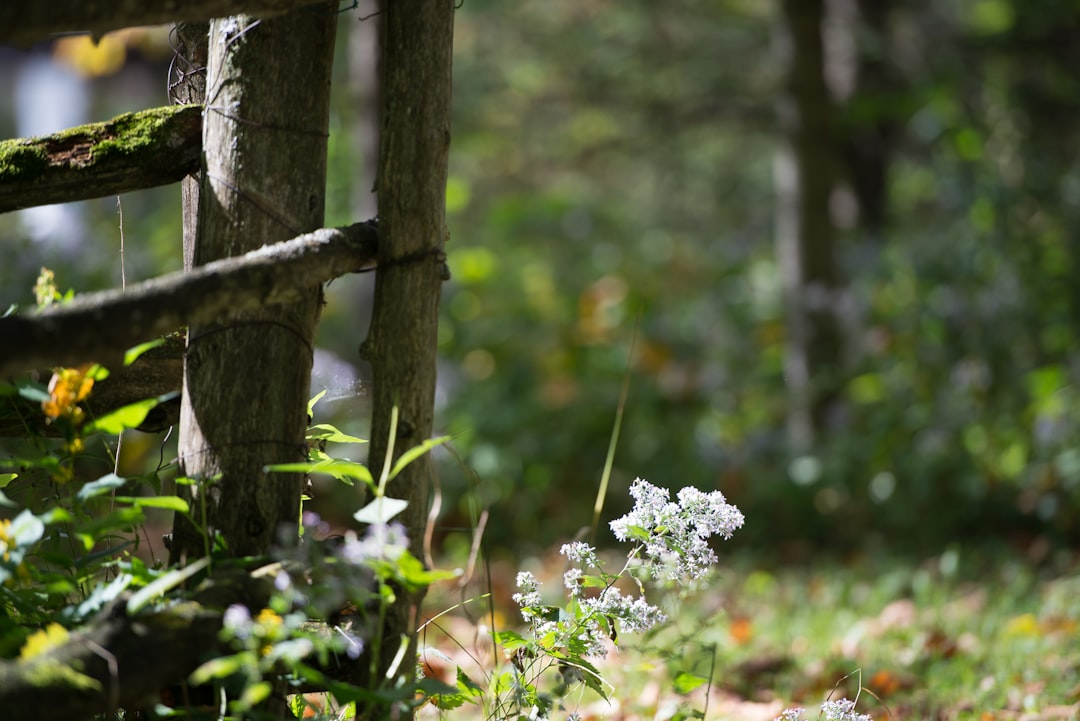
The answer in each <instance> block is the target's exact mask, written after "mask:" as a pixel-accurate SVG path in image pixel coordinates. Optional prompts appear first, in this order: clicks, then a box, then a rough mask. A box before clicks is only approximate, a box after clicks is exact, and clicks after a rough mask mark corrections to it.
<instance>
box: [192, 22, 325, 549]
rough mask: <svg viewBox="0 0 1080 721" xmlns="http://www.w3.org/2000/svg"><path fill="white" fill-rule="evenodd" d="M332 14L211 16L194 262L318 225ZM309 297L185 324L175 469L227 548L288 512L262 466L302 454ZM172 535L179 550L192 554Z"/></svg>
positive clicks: (285, 490)
mask: <svg viewBox="0 0 1080 721" xmlns="http://www.w3.org/2000/svg"><path fill="white" fill-rule="evenodd" d="M336 10H337V8H336V3H323V4H320V5H315V6H311V7H307V8H304V9H302V10H299V11H296V12H294V13H291V14H289V15H284V16H279V17H275V18H273V19H270V20H258V19H256V18H253V17H250V16H245V15H240V16H234V17H230V18H224V19H219V20H214V21H212V22H211V23H210V33H209V48H210V50H209V59H208V62H207V80H206V88H207V96H206V116H205V121H204V132H203V149H204V170H203V177H202V184H201V187H200V191H199V226H198V237H197V241H196V247H195V249H194V254H193V262H194V264H195V265H202V264H205V263H208V262H210V261H213V260H217V259H219V258H224V257H228V256H233V255H238V254H241V253H244V252H246V251H249V250H253V249H255V248H258V247H259V246H261V245H262V244H264V243H269V242H274V241H277V240H282V239H285V238H289V237H292V236H294V235H297V234H299V233H302V232H304V231H311V230H314V229H316V228H318V227H319V226H320V225H321V224H322V220H323V200H324V195H325V183H326V144H327V127H328V112H329V93H330V68H331V57H332V47H333V39H334V26H335V22H336V17H337V12H336ZM320 302H321V288H320V286H318V285H314V286H312V287H310V288H308V289H307V291H306V292H304V293H303V297H302V298H300V299H299V300H297V301H295V302H293V303H290V304H289V305H288V306H277V307H273V308H267V309H263V310H259V311H253V312H248V313H245V314H243V315H241V316H240V317H239V318H238V319H237V320H235V321H232V322H229V323H226V324H217V323H209V324H202V323H200V324H192V326H191V327H190V329H189V332H188V350H187V354H186V356H185V379H184V396H183V400H182V403H181V411H180V458H181V468H182V471H183V473H184V474H185V475H186V476H188V477H190V478H193V479H195V480H196V481H197V483H198V488H197V489H196V491H195V493H196V494H197V495H198V494H203V498H202V499H196V502H197V503H199V502H200V501H202V500H205V502H206V510H207V525H208V528H207V530H208V531H209V532H210V533H211V534H214V536H215V537H216V538H217V540H218V542H223V543H224V545H225V547H226V548H227V552H228V553H229V554H231V555H248V554H262V553H265V552H266V551H267V550H268V549H269V548H270V546H271V545H272V544H273V542H274V540H275V539H276V538H277V534H278V532H279V529H280V528H281V527H282V526H286V527H288V526H292V527H295V524H296V521H297V519H298V516H299V511H300V493H301V485H302V478H301V476H300V475H299V474H294V473H289V474H285V473H266V472H265V471H263V468H264V466H266V465H267V464H273V463H284V462H291V461H297V460H301V459H303V458H304V457H305V448H304V431H305V427H306V423H307V416H306V407H307V400H308V393H309V389H310V373H311V360H312V349H313V345H312V343H313V340H312V339H313V336H314V330H315V325H316V322H317V319H318V314H319V306H320ZM196 507H199V506H196ZM178 542H179V543H181V544H183V546H184V547H183V548H182V552H184V553H186V554H187V555H189V556H190V555H192V554H197V553H200V552H201V550H202V549H201V547H194V544H191V543H190V540H189V539H186V538H177V539H174V544H176V543H178Z"/></svg>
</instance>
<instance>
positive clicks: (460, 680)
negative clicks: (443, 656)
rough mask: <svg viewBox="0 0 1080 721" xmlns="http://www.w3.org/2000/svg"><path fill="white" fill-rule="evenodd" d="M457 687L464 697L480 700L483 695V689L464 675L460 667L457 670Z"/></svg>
mask: <svg viewBox="0 0 1080 721" xmlns="http://www.w3.org/2000/svg"><path fill="white" fill-rule="evenodd" d="M457 687H458V689H459V690H460V691H461V693H463V694H464V695H466V696H471V697H473V698H480V697H482V696H483V695H484V689H483V688H481V687H480V686H479V685H478V684H477V683H476V682H475V681H473V680H472V679H471V678H469V677H468V675H466V673H465V672H464V671H462V670H461V667H460V666H459V667H458V670H457Z"/></svg>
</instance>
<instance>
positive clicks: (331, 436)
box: [305, 423, 367, 443]
mask: <svg viewBox="0 0 1080 721" xmlns="http://www.w3.org/2000/svg"><path fill="white" fill-rule="evenodd" d="M305 438H307V439H308V440H309V441H329V442H330V443H367V441H366V440H364V439H363V438H357V437H356V436H350V435H349V434H348V433H342V432H341V431H340V430H338V429H337V428H336V427H335V426H332V425H330V424H329V423H319V424H317V425H314V426H312V427H311V428H308V431H307V435H306V436H305Z"/></svg>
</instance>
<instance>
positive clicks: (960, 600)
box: [423, 548, 1080, 721]
mask: <svg viewBox="0 0 1080 721" xmlns="http://www.w3.org/2000/svg"><path fill="white" fill-rule="evenodd" d="M1076 561H1077V559H1076V558H1075V557H1073V556H1071V555H1070V554H1067V553H1064V552H1063V553H1062V554H1060V555H1059V556H1058V557H1056V558H1055V559H1054V560H1053V561H1052V562H1050V563H1044V564H1042V566H1041V567H1040V568H1038V569H1036V568H1034V567H1033V566H1032V564H1030V563H1028V562H1027V561H1026V560H1025V559H1023V558H1021V557H1018V556H1016V555H1014V554H1007V553H987V552H975V551H965V550H958V549H955V548H954V549H950V550H948V551H946V552H945V553H943V554H941V555H940V556H937V557H934V558H930V559H927V560H925V561H921V562H912V561H910V560H903V559H896V558H893V559H882V558H861V559H856V560H854V561H851V562H843V563H842V562H836V561H820V562H816V563H814V565H813V566H812V567H801V568H793V567H780V568H771V569H768V570H763V566H761V565H760V564H757V563H754V562H751V561H750V560H741V561H739V560H737V561H736V567H734V568H728V569H726V570H723V571H721V572H720V573H719V574H718V576H717V577H716V578H715V579H713V580H712V581H711V582H710V583H709V584H708V586H707V587H706V588H704V589H702V590H700V591H698V592H695V593H694V594H693V595H691V596H688V597H686V598H684V599H682V601H681V603H679V604H678V606H677V608H676V607H675V606H671V607H670V616H671V618H672V621H671V622H670V623H669V624H667V625H666V626H665V627H663V628H661V629H658V630H655V631H654V632H652V633H651V634H649V636H648V637H645V638H622V639H620V646H621V649H620V651H619V652H618V653H614V654H611V655H610V656H609V657H608V658H607V659H605V660H604V661H603V663H602V664H600V667H601V670H602V671H603V673H604V675H605V678H606V679H607V680H608V681H609V682H610V683H611V684H612V685H613V686H614V688H615V690H614V692H613V693H612V701H611V702H610V703H607V702H604V701H603V700H601V699H599V698H597V697H595V696H593V695H591V694H586V693H580V694H579V693H576V692H574V693H571V694H570V695H569V696H568V697H567V698H566V702H567V708H566V711H576V712H578V713H579V714H581V717H582V718H583V719H600V718H604V719H616V720H618V719H626V720H630V719H665V720H666V719H674V718H677V715H678V714H679V713H680V712H686V711H688V710H691V709H696V710H698V711H705V710H706V708H707V715H706V718H707V719H708V721H713V720H714V719H715V720H718V721H719V720H725V719H726V720H728V721H759V720H760V721H772V719H773V718H775V716H776V715H777V714H778V713H779V712H780V711H781V710H782V709H783V708H785V707H788V706H792V705H800V706H806V707H807V708H808V709H810V712H808V714H807V718H809V719H813V718H816V716H817V712H816V706H817V705H818V704H820V702H821V701H823V700H825V699H826V698H827V697H829V695H830V694H832V698H834V699H836V698H839V697H842V696H847V697H848V698H856V697H857V696H858V698H859V705H858V710H859V711H860V712H862V713H866V714H869V715H871V716H873V717H874V718H875V719H893V720H894V721H905V720H907V719H920V720H922V719H936V720H939V721H997V720H1005V719H1017V720H1019V719H1023V720H1024V721H1040V720H1044V719H1045V720H1047V721H1048V720H1050V719H1080V564H1077V562H1076ZM539 565H540V566H541V567H543V568H545V569H550V573H548V574H547V575H548V578H547V583H546V584H545V588H547V589H549V590H550V591H551V592H552V593H553V594H555V593H558V591H559V589H560V588H561V583H560V580H559V574H561V571H562V567H561V566H560V565H559V564H558V561H557V560H556V561H551V559H550V558H549V559H547V560H546V561H543V562H541V563H540V564H539ZM493 575H494V578H493V586H494V588H495V593H494V597H495V598H496V613H495V615H494V619H495V624H496V626H500V627H502V628H505V627H508V626H509V627H513V626H515V625H517V623H518V620H517V618H516V614H515V607H514V605H513V604H512V603H511V602H509V598H508V592H509V591H505V589H506V588H508V587H509V586H511V585H512V583H513V580H512V578H510V579H503V578H500V577H499V576H500V573H499V569H498V568H497V567H496V568H493ZM537 576H538V577H541V578H542V576H541V574H540V573H537ZM500 589H504V591H505V592H504V591H500ZM474 595H475V594H474ZM458 600H460V597H456V598H450V597H445V598H440V597H439V596H438V595H433V596H432V598H431V600H430V602H429V604H428V609H430V610H431V611H432V612H434V611H437V610H438V609H439V608H441V607H449V606H450V605H453V604H454V603H456V602H457V601H458ZM669 600H673V599H669ZM553 601H557V599H555V598H554V597H553ZM442 603H445V606H440V605H439V604H442ZM470 605H471V606H473V607H475V608H479V607H480V606H482V604H470ZM490 620H491V619H490V617H484V616H481V615H479V614H478V612H477V611H474V615H473V616H472V617H471V618H470V617H468V616H467V615H465V614H464V613H463V612H462V611H461V610H460V609H459V610H457V611H455V612H452V613H449V614H447V615H446V616H444V617H443V618H441V619H440V623H439V624H438V628H435V626H434V625H433V626H432V627H429V629H428V634H426V637H425V638H424V640H423V642H424V643H426V644H428V645H429V646H434V647H436V648H438V649H439V650H440V651H441V652H442V653H443V654H444V655H445V659H446V660H444V661H441V662H440V661H436V662H433V664H432V668H431V671H432V673H437V674H443V675H446V674H451V676H450V677H449V678H452V673H453V666H454V665H455V664H456V665H459V666H460V668H461V669H462V670H463V671H464V672H465V673H467V674H469V675H470V676H471V677H473V678H474V679H477V680H479V679H480V678H482V671H481V668H480V667H481V666H484V667H486V668H487V669H490V668H491V663H492V658H493V655H492V652H491V648H490V635H489V634H488V629H487V626H488V624H490ZM504 624H505V625H504ZM438 629H442V631H440V630H438ZM477 662H479V665H478V663H477ZM695 676H697V677H701V678H705V679H709V678H711V683H703V684H702V685H701V686H699V687H698V688H697V689H695V690H693V691H692V692H690V693H687V694H680V693H678V692H677V691H676V687H677V686H678V685H679V684H683V683H686V682H687V680H688V679H690V680H692V679H693V678H694V677H695ZM688 685H690V686H692V685H693V684H692V683H690V684H688ZM860 686H861V689H862V690H860ZM424 716H426V717H428V718H431V717H433V716H434V714H433V713H429V712H425V713H424ZM447 717H448V718H450V719H454V718H457V719H478V718H483V712H482V710H479V709H477V708H475V707H469V706H466V707H464V708H462V709H458V710H455V711H452V712H450V713H449V714H448V716H447ZM553 718H565V712H562V713H559V712H557V713H556V714H555V715H554V716H553Z"/></svg>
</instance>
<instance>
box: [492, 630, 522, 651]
mask: <svg viewBox="0 0 1080 721" xmlns="http://www.w3.org/2000/svg"><path fill="white" fill-rule="evenodd" d="M495 640H496V641H498V642H499V643H500V644H501V645H502V646H503V648H504V649H505V650H507V651H513V650H514V649H516V648H521V647H522V646H527V645H528V644H529V641H528V639H526V638H525V637H524V636H522V635H521V634H520V633H518V632H516V631H496V632H495Z"/></svg>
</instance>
